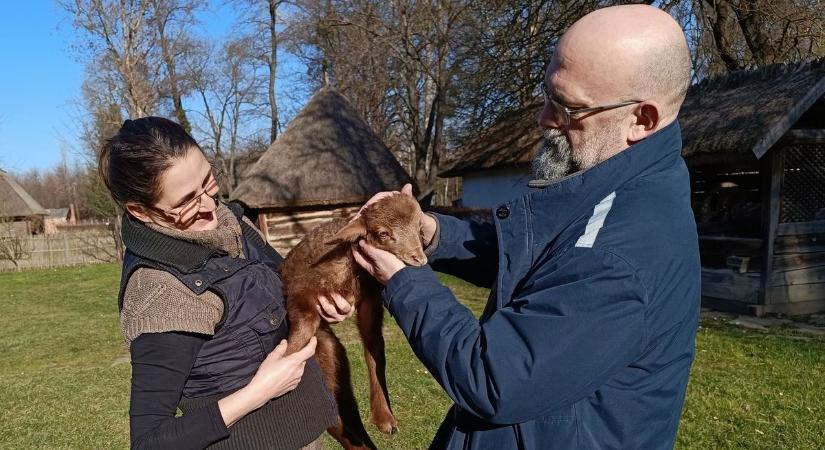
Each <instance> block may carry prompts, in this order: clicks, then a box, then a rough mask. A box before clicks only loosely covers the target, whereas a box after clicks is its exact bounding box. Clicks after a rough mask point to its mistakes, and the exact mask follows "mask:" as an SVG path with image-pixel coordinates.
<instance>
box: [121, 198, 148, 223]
mask: <svg viewBox="0 0 825 450" xmlns="http://www.w3.org/2000/svg"><path fill="white" fill-rule="evenodd" d="M126 211H129V214H131V215H132V217H134V218H135V219H137V220H139V221H141V222H143V223H148V222H151V221H152V218H151V217H149V215H148V214H146V211H145V210H144V209H143V208H142V207H140V206H138V205H137V204H136V203H133V202H126Z"/></svg>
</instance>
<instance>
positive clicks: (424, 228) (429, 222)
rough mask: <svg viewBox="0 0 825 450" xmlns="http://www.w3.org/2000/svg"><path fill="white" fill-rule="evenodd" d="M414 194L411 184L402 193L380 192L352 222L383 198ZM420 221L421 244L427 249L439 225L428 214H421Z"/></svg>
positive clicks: (365, 204) (360, 210)
mask: <svg viewBox="0 0 825 450" xmlns="http://www.w3.org/2000/svg"><path fill="white" fill-rule="evenodd" d="M412 192H413V191H412V185H411V184H409V183H407V184H405V185H404V186H403V187H402V188H401V191H400V192H399V191H388V192H379V193H377V194H375V195H373V196H372V197H371V198H370V199H369V200H367V203H364V206H362V207H361V209H359V210H358V213H357V214H356V215H355V216H353V218H352V220H355V219H357V218H358V217H360V216H361V212H363V211H364V209H366V208H367V207H369V206H370V205H372V204H373V203H375V202H377V201H379V200H381V199H383V198H387V197H390V196H393V195H399V194H400V195H409V196H410V197H412ZM419 221H420V223H421V243H422V244H424V246H425V247H426V246H427V245H430V242H432V240H433V235H435V230H436V227H437V225H436V222H435V219H433V218H432V217H431V216H429V215H427V214H424V213H421V217H420V218H419Z"/></svg>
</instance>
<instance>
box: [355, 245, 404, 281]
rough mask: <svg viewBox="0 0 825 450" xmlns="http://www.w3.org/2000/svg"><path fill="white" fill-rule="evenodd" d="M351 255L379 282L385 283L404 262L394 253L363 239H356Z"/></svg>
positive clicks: (402, 266) (401, 267)
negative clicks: (356, 242)
mask: <svg viewBox="0 0 825 450" xmlns="http://www.w3.org/2000/svg"><path fill="white" fill-rule="evenodd" d="M352 255H353V256H354V257H355V261H356V262H357V263H358V265H360V266H361V267H363V268H364V270H366V271H367V272H369V273H370V275H372V276H373V277H375V279H376V280H378V281H379V282H380V283H381V284H387V282H388V281H390V278H392V276H393V275H395V274H396V273H397V272H398V271H399V270H401V269H403V268H404V263H403V262H402V261H401V260H400V259H398V258H397V257H396V256H395V255H393V254H392V253H390V252H387V251H384V250H381V249H379V248H375V247H373V246H372V245H370V244H368V243H366V242H364V241H358V245H356V246H353V247H352Z"/></svg>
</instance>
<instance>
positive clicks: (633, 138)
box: [627, 100, 662, 144]
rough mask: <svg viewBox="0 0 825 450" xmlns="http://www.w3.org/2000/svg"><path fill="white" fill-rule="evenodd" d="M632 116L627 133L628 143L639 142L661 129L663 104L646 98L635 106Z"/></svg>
mask: <svg viewBox="0 0 825 450" xmlns="http://www.w3.org/2000/svg"><path fill="white" fill-rule="evenodd" d="M631 117H632V118H633V120H632V121H631V123H630V130H629V131H628V134H627V141H628V144H633V143H636V142H639V141H641V140H642V139H645V138H646V137H648V136H650V135H651V134H653V133H655V132H657V131H659V125H660V124H661V120H662V116H661V106H660V105H659V103H658V102H656V101H653V100H646V101H644V102H642V103H639V104H638V105H636V107H635V108H633V113H632V116H631Z"/></svg>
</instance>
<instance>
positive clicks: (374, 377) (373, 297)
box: [357, 289, 398, 434]
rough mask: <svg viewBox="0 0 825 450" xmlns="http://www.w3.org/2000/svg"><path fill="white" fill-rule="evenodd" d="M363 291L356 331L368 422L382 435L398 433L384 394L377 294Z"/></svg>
mask: <svg viewBox="0 0 825 450" xmlns="http://www.w3.org/2000/svg"><path fill="white" fill-rule="evenodd" d="M365 291H366V292H365V293H364V294H365V298H364V299H362V300H361V302H360V304H359V307H358V311H357V314H358V331H359V332H360V333H361V341H362V342H363V343H364V360H365V361H366V363H367V372H368V373H369V378H370V413H371V417H370V419H371V421H372V423H374V424H375V426H377V427H378V429H379V430H381V432H382V433H387V434H394V433H395V432H397V431H398V422H397V421H396V420H395V416H394V415H393V414H392V410H391V409H390V396H389V393H388V392H387V378H386V374H385V371H386V358H385V355H384V336H383V335H382V334H381V325H382V324H383V322H384V309H383V307H382V305H381V297H380V295H381V294H380V291H378V290H377V289H374V290H365Z"/></svg>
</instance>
